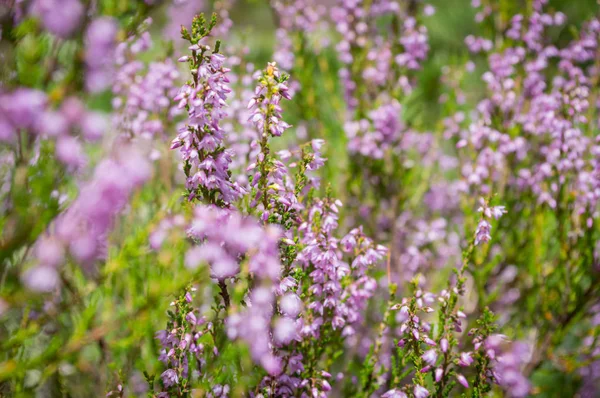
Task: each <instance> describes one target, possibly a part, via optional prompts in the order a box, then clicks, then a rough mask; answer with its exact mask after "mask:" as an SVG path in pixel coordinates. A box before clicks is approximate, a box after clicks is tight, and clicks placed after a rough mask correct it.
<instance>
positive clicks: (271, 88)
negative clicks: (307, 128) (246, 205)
mask: <svg viewBox="0 0 600 398" xmlns="http://www.w3.org/2000/svg"><path fill="white" fill-rule="evenodd" d="M288 78H289V76H288V75H286V74H284V73H280V72H279V70H278V69H277V64H276V63H275V62H270V63H269V64H268V65H267V68H266V69H265V70H264V71H262V73H261V75H260V77H259V78H258V85H257V86H256V89H255V91H254V97H253V98H252V100H250V103H249V104H248V108H249V109H252V110H253V112H252V115H251V116H250V120H251V121H252V123H253V124H254V126H255V127H256V129H257V130H258V132H259V134H260V153H259V154H258V157H257V161H256V164H253V165H251V166H250V167H249V169H251V170H252V169H254V168H256V169H257V171H256V174H255V175H254V177H253V179H252V182H251V186H252V187H253V188H254V195H255V196H254V198H255V201H254V202H253V203H256V202H257V201H259V200H260V202H261V203H262V205H263V214H262V217H261V218H262V219H263V221H265V222H266V221H267V220H268V219H269V215H270V209H272V208H273V207H274V206H275V201H276V200H278V198H277V197H276V195H277V192H278V191H280V190H281V189H282V187H281V185H280V184H278V182H280V181H279V179H280V177H281V176H282V175H283V174H284V173H285V171H283V168H284V167H285V166H283V164H282V163H281V162H280V161H278V160H276V159H275V158H274V157H273V156H272V155H271V152H270V149H269V138H270V137H280V136H281V135H282V134H283V132H284V131H285V130H287V129H288V128H290V125H289V124H287V123H286V122H285V121H283V120H282V119H281V112H282V109H281V106H280V102H281V99H282V98H285V99H287V100H290V99H291V98H292V97H291V96H290V93H289V89H288V86H287V85H286V82H287V80H288ZM283 200H284V201H285V200H286V199H283ZM288 201H289V198H288ZM290 204H291V203H290Z"/></svg>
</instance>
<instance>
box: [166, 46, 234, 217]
mask: <svg viewBox="0 0 600 398" xmlns="http://www.w3.org/2000/svg"><path fill="white" fill-rule="evenodd" d="M189 48H190V50H191V54H192V58H191V59H192V60H193V61H192V69H193V74H194V76H195V77H194V83H193V85H191V86H190V85H187V84H186V85H184V86H183V87H182V88H181V89H180V91H179V94H178V95H176V96H175V97H174V98H173V100H174V101H177V102H179V107H180V108H183V107H185V108H186V109H187V111H188V116H189V118H188V121H187V123H186V125H185V126H183V127H181V128H180V129H179V134H178V136H177V138H175V139H174V140H173V142H172V144H171V149H177V148H179V152H180V153H181V157H182V160H183V162H184V172H185V174H186V177H187V181H186V188H187V190H188V192H189V195H188V200H190V201H191V200H193V199H195V198H198V199H200V200H203V201H205V202H207V203H213V204H217V205H219V206H222V207H229V206H230V205H231V203H232V202H234V201H235V200H237V199H238V198H240V197H241V195H242V194H243V193H244V190H243V189H242V188H241V187H240V186H239V185H238V184H237V183H235V182H232V181H231V177H230V175H229V165H230V163H231V157H232V153H231V151H230V150H229V149H225V148H224V146H223V144H224V139H225V135H226V132H225V131H224V130H222V128H221V125H220V121H221V120H222V119H223V118H224V117H225V111H224V108H225V100H226V99H227V95H228V94H229V92H230V91H231V90H230V88H229V85H228V83H229V79H228V77H227V72H229V69H227V68H225V67H224V63H225V56H224V55H222V54H219V53H218V52H212V53H211V51H210V49H209V48H208V47H207V46H202V48H200V46H199V45H198V44H194V45H192V46H190V47H189Z"/></svg>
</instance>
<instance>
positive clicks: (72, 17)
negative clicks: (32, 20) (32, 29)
mask: <svg viewBox="0 0 600 398" xmlns="http://www.w3.org/2000/svg"><path fill="white" fill-rule="evenodd" d="M84 12H85V8H84V6H83V4H81V2H80V1H79V0H35V1H34V2H33V4H32V5H31V9H30V13H31V14H33V15H35V16H37V17H39V18H41V20H42V24H43V25H44V28H45V29H46V30H48V32H51V33H53V34H55V35H56V36H58V37H60V38H62V39H66V38H69V37H70V36H72V35H73V33H75V31H76V30H77V28H79V26H80V25H81V21H82V19H83V16H84Z"/></svg>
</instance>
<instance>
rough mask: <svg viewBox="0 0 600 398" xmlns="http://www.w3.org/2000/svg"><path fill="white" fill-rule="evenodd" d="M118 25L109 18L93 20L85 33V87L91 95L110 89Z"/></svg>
mask: <svg viewBox="0 0 600 398" xmlns="http://www.w3.org/2000/svg"><path fill="white" fill-rule="evenodd" d="M117 31H118V25H117V22H116V21H115V20H114V19H113V18H110V17H101V18H97V19H95V20H93V21H92V22H91V23H90V24H89V25H88V27H87V30H86V33H85V64H86V80H85V83H86V87H87V89H88V90H89V91H90V92H92V93H97V92H100V91H103V90H105V89H107V88H109V87H110V85H111V84H112V81H113V76H114V64H113V62H114V56H115V48H116V45H117V43H116V39H117Z"/></svg>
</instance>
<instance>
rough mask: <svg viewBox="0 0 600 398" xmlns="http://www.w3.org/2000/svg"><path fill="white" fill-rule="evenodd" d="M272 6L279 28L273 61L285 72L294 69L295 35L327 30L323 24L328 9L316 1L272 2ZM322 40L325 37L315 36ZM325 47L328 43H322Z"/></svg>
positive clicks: (284, 0)
mask: <svg viewBox="0 0 600 398" xmlns="http://www.w3.org/2000/svg"><path fill="white" fill-rule="evenodd" d="M271 5H272V7H273V10H274V12H276V13H277V16H278V23H279V27H278V28H277V30H276V31H275V35H276V37H277V47H276V48H275V51H274V53H273V59H274V60H275V61H276V62H277V63H278V64H279V65H280V66H281V67H282V68H283V69H285V70H292V68H293V67H294V61H295V54H294V50H295V48H294V46H295V43H294V39H295V35H297V34H302V35H303V36H305V37H307V38H310V35H311V34H313V33H315V32H318V31H319V30H320V29H323V30H324V29H326V27H325V26H322V25H325V24H324V23H323V20H324V17H325V14H326V12H327V7H326V6H325V5H323V4H319V3H318V2H317V1H315V0H272V1H271ZM315 36H317V38H318V39H321V40H323V39H322V37H324V36H325V35H315ZM320 44H321V45H325V44H326V43H320Z"/></svg>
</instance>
